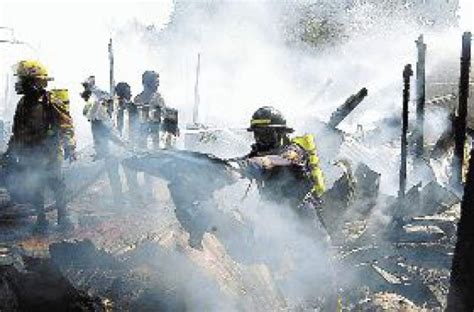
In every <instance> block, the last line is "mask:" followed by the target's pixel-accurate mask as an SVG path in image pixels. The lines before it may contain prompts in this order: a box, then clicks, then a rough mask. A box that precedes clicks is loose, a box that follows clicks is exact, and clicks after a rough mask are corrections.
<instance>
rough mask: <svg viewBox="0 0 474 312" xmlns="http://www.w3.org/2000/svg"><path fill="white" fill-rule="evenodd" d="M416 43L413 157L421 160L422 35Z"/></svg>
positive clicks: (423, 102) (423, 63) (423, 58)
mask: <svg viewBox="0 0 474 312" xmlns="http://www.w3.org/2000/svg"><path fill="white" fill-rule="evenodd" d="M415 42H416V46H417V48H418V61H417V63H416V128H415V129H414V130H415V140H414V143H415V156H416V158H417V159H421V158H422V157H423V154H424V127H425V85H426V74H425V63H426V44H425V43H424V42H423V35H420V37H419V38H418V40H417V41H415Z"/></svg>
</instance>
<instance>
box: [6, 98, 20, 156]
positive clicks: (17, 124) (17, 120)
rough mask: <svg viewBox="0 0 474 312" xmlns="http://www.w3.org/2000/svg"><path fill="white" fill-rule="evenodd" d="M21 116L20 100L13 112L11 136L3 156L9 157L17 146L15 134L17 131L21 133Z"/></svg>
mask: <svg viewBox="0 0 474 312" xmlns="http://www.w3.org/2000/svg"><path fill="white" fill-rule="evenodd" d="M22 116H23V101H22V100H20V102H19V103H18V106H17V108H16V111H15V115H14V117H13V125H12V134H11V136H10V139H9V140H8V145H7V150H6V152H5V155H9V154H10V153H11V152H12V151H13V150H14V149H15V148H16V145H17V137H16V135H17V133H18V131H21V129H20V118H22Z"/></svg>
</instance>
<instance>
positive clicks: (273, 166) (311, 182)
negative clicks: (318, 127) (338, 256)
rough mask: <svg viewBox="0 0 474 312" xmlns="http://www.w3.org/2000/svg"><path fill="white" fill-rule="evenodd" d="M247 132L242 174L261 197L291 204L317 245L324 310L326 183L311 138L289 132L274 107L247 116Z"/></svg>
mask: <svg viewBox="0 0 474 312" xmlns="http://www.w3.org/2000/svg"><path fill="white" fill-rule="evenodd" d="M248 131H251V132H252V133H253V136H254V139H255V143H254V144H253V145H252V147H251V152H250V153H249V154H248V155H247V156H246V157H245V158H244V159H245V160H244V164H246V166H247V168H246V171H247V172H248V173H247V174H249V173H250V177H251V178H254V179H255V180H256V181H257V185H258V189H259V192H260V194H261V196H262V198H263V199H264V200H266V201H270V202H273V203H277V204H283V205H286V206H289V207H291V208H292V209H295V212H296V215H297V217H298V219H299V221H300V222H299V224H300V225H301V227H300V228H299V230H301V231H302V234H303V235H305V236H307V237H311V238H312V239H313V241H314V243H315V246H319V248H318V253H320V256H321V259H320V261H321V263H320V265H321V267H322V268H324V269H323V270H321V271H318V272H317V273H316V272H312V273H308V274H318V276H319V277H320V278H322V280H326V279H327V281H328V284H327V285H325V286H322V288H321V289H320V290H315V291H318V292H319V291H321V294H325V295H326V296H325V298H326V300H325V301H324V306H325V310H326V309H327V310H328V311H335V310H336V309H335V307H336V305H337V302H338V301H337V299H336V296H337V289H338V288H337V285H336V275H335V273H334V268H333V266H332V264H331V260H330V259H331V256H330V248H329V247H330V246H329V235H328V232H327V227H326V225H325V224H324V220H323V219H322V218H321V215H320V209H321V204H322V201H321V197H322V195H323V194H324V192H325V190H326V187H325V182H324V175H323V172H322V170H321V168H320V160H319V158H318V154H317V150H316V145H315V142H314V137H313V136H312V135H310V134H306V135H303V136H296V137H292V138H291V137H290V134H291V133H293V132H294V130H293V129H292V128H290V127H288V126H287V124H286V120H285V118H284V117H283V115H282V114H281V113H280V112H279V111H278V110H277V109H275V108H274V107H271V106H264V107H261V108H259V109H258V110H257V111H256V112H255V113H254V114H253V116H252V119H251V122H250V127H249V128H248Z"/></svg>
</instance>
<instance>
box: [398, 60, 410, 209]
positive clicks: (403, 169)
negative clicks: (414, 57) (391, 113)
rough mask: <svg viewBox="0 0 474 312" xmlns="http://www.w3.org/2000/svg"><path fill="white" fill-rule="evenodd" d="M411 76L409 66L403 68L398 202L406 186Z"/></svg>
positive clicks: (402, 196) (402, 197)
mask: <svg viewBox="0 0 474 312" xmlns="http://www.w3.org/2000/svg"><path fill="white" fill-rule="evenodd" d="M411 76H413V70H412V68H411V64H408V65H406V66H405V69H404V70H403V113H402V142H401V143H402V145H401V163H400V180H399V182H400V189H399V191H398V197H399V199H400V200H403V199H404V198H405V191H406V186H407V148H408V140H407V137H408V135H407V132H408V104H409V101H410V77H411Z"/></svg>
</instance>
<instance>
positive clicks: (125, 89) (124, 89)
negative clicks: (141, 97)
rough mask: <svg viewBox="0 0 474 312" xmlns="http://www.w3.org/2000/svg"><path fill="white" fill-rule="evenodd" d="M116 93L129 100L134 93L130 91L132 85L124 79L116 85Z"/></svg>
mask: <svg viewBox="0 0 474 312" xmlns="http://www.w3.org/2000/svg"><path fill="white" fill-rule="evenodd" d="M115 94H117V96H120V97H123V98H126V99H127V100H129V99H130V97H131V95H132V94H131V91H130V85H129V84H128V83H126V82H123V81H122V82H119V83H117V85H116V86H115Z"/></svg>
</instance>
